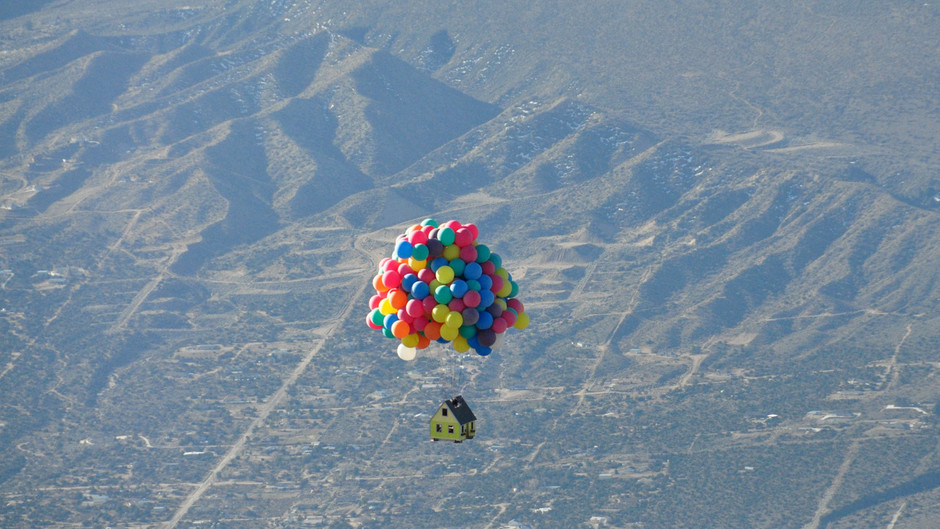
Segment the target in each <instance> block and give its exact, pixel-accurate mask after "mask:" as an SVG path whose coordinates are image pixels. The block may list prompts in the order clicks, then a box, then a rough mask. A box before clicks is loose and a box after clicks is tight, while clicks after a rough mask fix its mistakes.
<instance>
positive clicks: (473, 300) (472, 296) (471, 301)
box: [463, 290, 482, 307]
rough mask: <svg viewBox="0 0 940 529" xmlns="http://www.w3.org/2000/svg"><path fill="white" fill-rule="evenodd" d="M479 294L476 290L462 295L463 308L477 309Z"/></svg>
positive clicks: (479, 299)
mask: <svg viewBox="0 0 940 529" xmlns="http://www.w3.org/2000/svg"><path fill="white" fill-rule="evenodd" d="M480 301H482V300H481V298H480V293H479V292H477V291H476V290H468V291H467V293H466V294H464V295H463V304H464V306H465V307H477V306H479V305H480Z"/></svg>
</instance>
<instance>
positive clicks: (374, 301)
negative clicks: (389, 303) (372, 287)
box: [369, 294, 385, 309]
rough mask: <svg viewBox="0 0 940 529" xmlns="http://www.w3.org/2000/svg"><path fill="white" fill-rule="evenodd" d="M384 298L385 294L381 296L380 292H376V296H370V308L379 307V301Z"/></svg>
mask: <svg viewBox="0 0 940 529" xmlns="http://www.w3.org/2000/svg"><path fill="white" fill-rule="evenodd" d="M383 299H385V296H380V295H378V294H375V295H374V296H372V297H371V298H369V308H370V309H376V308H378V307H379V303H381V302H382V300H383Z"/></svg>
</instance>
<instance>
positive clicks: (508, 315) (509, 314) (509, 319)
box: [499, 309, 516, 327]
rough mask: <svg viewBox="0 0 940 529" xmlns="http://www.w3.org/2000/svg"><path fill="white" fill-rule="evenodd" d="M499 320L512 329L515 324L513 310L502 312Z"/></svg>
mask: <svg viewBox="0 0 940 529" xmlns="http://www.w3.org/2000/svg"><path fill="white" fill-rule="evenodd" d="M499 319H501V320H503V321H505V322H506V325H507V326H509V327H512V326H513V324H514V323H516V312H515V309H512V310H504V311H503V313H502V314H500V315H499Z"/></svg>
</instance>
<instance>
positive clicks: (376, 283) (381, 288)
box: [372, 274, 388, 292]
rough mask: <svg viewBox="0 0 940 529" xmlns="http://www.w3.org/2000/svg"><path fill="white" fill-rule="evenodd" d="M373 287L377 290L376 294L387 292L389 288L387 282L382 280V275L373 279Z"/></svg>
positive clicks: (377, 275)
mask: <svg viewBox="0 0 940 529" xmlns="http://www.w3.org/2000/svg"><path fill="white" fill-rule="evenodd" d="M372 287H373V288H375V291H376V292H385V291H386V290H388V287H387V286H385V281H383V280H382V274H376V276H375V277H373V278H372Z"/></svg>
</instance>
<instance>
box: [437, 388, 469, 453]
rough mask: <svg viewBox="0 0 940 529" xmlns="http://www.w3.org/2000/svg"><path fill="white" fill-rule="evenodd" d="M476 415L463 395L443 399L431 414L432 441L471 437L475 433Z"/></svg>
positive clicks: (456, 440) (461, 439)
mask: <svg viewBox="0 0 940 529" xmlns="http://www.w3.org/2000/svg"><path fill="white" fill-rule="evenodd" d="M476 420H477V418H476V416H475V415H473V412H472V411H471V410H470V406H469V405H467V401H465V400H463V397H461V396H460V395H457V396H456V397H454V398H452V399H449V400H445V401H444V402H443V403H442V404H441V406H440V407H439V408H438V409H437V412H436V413H434V415H432V416H431V439H432V440H434V441H440V440H445V441H453V442H455V443H459V442H461V441H463V440H464V439H473V436H474V435H476Z"/></svg>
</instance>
